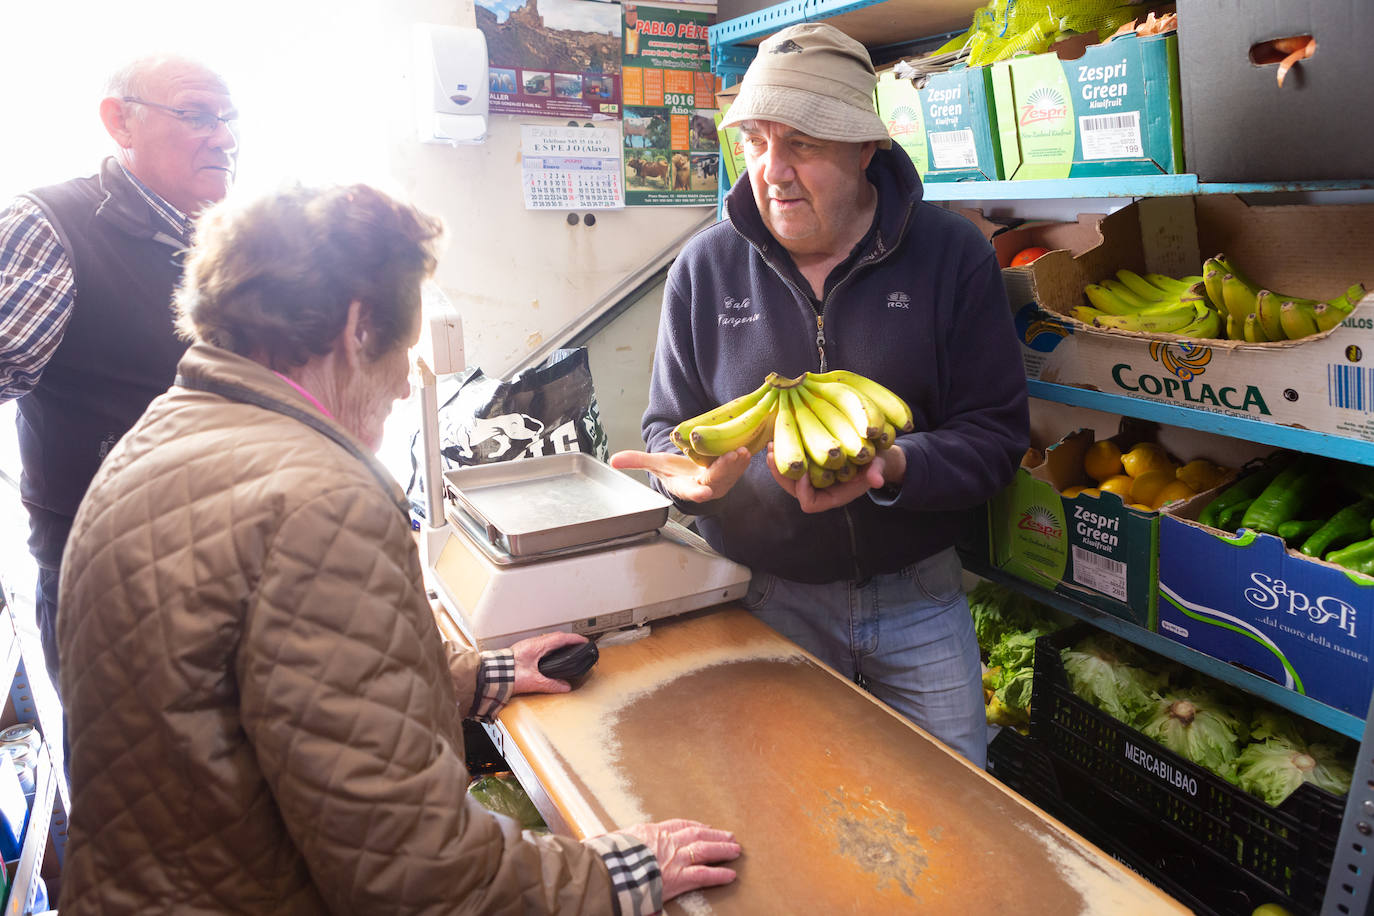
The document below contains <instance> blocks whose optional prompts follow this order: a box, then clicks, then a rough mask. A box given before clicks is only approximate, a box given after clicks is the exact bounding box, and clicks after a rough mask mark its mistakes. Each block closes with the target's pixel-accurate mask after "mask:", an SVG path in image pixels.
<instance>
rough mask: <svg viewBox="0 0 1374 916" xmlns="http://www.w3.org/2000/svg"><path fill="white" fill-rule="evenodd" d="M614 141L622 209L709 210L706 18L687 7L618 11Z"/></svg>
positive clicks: (713, 81) (711, 130)
mask: <svg viewBox="0 0 1374 916" xmlns="http://www.w3.org/2000/svg"><path fill="white" fill-rule="evenodd" d="M621 10H622V19H623V25H624V29H625V53H624V58H623V61H622V65H621V70H620V76H621V98H622V100H623V102H624V106H625V107H624V112H623V114H622V115H621V122H620V126H621V134H622V136H623V137H624V154H625V204H626V206H636V205H637V206H715V203H716V187H717V181H716V172H717V170H718V166H715V165H708V164H707V162H706V161H705V160H706V159H708V158H712V159H714V158H717V157H713V156H711V155H710V154H711V153H712V152H714V151H716V150H718V149H719V143H720V141H719V139H718V138H717V136H716V125H715V119H714V117H713V112H714V109H715V93H716V90H717V89H718V88H719V79H718V78H717V77H716V76H715V75H714V74H712V73H711V68H710V49H709V46H708V44H707V27H708V26H709V24H710V14H709V13H707V12H703V11H701V10H699V9H692V8H687V7H657V6H645V5H643V4H641V3H634V2H626V3H623V4H622V6H621Z"/></svg>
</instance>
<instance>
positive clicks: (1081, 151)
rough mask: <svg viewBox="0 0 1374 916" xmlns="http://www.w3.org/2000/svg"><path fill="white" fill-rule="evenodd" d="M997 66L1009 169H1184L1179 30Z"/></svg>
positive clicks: (1015, 173)
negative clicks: (1076, 53)
mask: <svg viewBox="0 0 1374 916" xmlns="http://www.w3.org/2000/svg"><path fill="white" fill-rule="evenodd" d="M1060 53H1061V54H1067V53H1071V52H1067V51H1062V52H1060ZM990 69H991V71H992V89H993V109H994V115H995V117H996V121H997V131H998V135H999V137H1000V145H1001V154H1002V175H1003V177H1005V178H1010V179H1016V180H1020V179H1045V178H1078V177H1083V176H1103V175H1157V174H1162V173H1163V174H1167V173H1176V172H1182V171H1183V116H1182V103H1181V100H1180V96H1179V79H1178V38H1177V36H1176V35H1175V34H1173V33H1170V34H1167V35H1150V36H1146V37H1144V38H1141V37H1139V36H1137V35H1136V34H1135V33H1133V32H1132V33H1129V34H1126V35H1122V36H1120V37H1117V38H1115V39H1113V40H1111V41H1109V42H1105V43H1103V44H1097V45H1091V46H1089V47H1088V48H1086V49H1085V50H1084V51H1083V54H1082V56H1081V57H1079V58H1077V59H1076V60H1070V59H1065V58H1062V57H1061V56H1060V54H1055V53H1049V54H1035V55H1030V56H1027V57H1014V58H1011V59H1009V60H1005V61H998V62H997V63H994V64H993V65H992V66H991V68H990Z"/></svg>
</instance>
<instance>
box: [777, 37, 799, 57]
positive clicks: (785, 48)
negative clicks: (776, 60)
mask: <svg viewBox="0 0 1374 916" xmlns="http://www.w3.org/2000/svg"><path fill="white" fill-rule="evenodd" d="M803 50H804V49H803V48H802V46H801V45H799V44H797V43H796V42H795V41H793V40H792V39H790V38H789V39H787V40H786V41H784V42H783V43H782V44H780V45H778V46H777V47H776V48H774V49H773V52H772V53H774V54H798V53H800V52H801V51H803Z"/></svg>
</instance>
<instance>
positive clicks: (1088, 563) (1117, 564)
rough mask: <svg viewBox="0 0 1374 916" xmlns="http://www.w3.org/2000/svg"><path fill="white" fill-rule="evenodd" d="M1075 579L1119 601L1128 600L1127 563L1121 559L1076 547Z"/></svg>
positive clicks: (1074, 549)
mask: <svg viewBox="0 0 1374 916" xmlns="http://www.w3.org/2000/svg"><path fill="white" fill-rule="evenodd" d="M1073 581H1075V582H1077V583H1078V584H1079V585H1086V586H1087V587H1088V588H1091V589H1095V590H1097V591H1099V592H1101V593H1102V594H1104V595H1111V596H1112V597H1113V598H1115V599H1116V600H1118V601H1125V600H1126V564H1125V563H1123V562H1122V561H1120V560H1113V559H1112V558H1111V557H1104V556H1102V555H1101V554H1096V553H1093V552H1092V551H1091V550H1084V549H1083V548H1082V547H1074V548H1073Z"/></svg>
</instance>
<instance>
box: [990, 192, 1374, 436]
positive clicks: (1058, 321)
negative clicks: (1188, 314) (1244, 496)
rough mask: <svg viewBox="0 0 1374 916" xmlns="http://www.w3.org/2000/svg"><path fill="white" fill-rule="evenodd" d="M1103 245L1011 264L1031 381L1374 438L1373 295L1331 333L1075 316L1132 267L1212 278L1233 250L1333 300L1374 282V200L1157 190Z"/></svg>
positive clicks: (1006, 276) (1241, 261)
mask: <svg viewBox="0 0 1374 916" xmlns="http://www.w3.org/2000/svg"><path fill="white" fill-rule="evenodd" d="M1099 231H1100V235H1101V240H1100V242H1099V244H1097V245H1096V246H1094V247H1092V248H1090V249H1088V250H1086V251H1084V252H1083V253H1082V254H1080V255H1078V256H1076V257H1075V256H1073V255H1072V254H1071V253H1070V252H1068V251H1051V252H1050V253H1049V254H1046V255H1045V256H1043V257H1041V258H1040V259H1039V260H1037V261H1036V262H1035V263H1034V264H1032V265H1031V266H1030V267H1028V268H1025V269H1022V270H1017V271H1010V270H1008V271H1003V274H1002V276H1003V281H1004V283H1005V284H1006V286H1007V293H1008V297H1009V299H1010V301H1011V305H1012V310H1013V313H1014V319H1015V322H1016V327H1017V331H1018V333H1019V334H1020V337H1021V345H1022V351H1021V353H1022V358H1023V361H1024V363H1025V367H1026V372H1027V376H1028V377H1029V378H1031V379H1036V380H1040V381H1045V382H1056V383H1059V384H1063V385H1072V386H1075V387H1078V388H1088V389H1092V390H1095V391H1104V392H1108V393H1111V394H1124V395H1130V396H1132V397H1139V398H1145V399H1148V400H1152V401H1160V402H1164V403H1169V404H1173V405H1177V406H1180V407H1189V408H1193V409H1196V410H1205V411H1211V412H1215V413H1223V414H1228V415H1231V416H1240V417H1250V418H1252V419H1257V420H1264V421H1267V422H1271V423H1280V424H1286V425H1289V426H1298V427H1302V428H1305V429H1311V430H1316V431H1319V432H1325V433H1331V434H1333V435H1339V436H1347V437H1350V438H1353V439H1360V440H1364V441H1369V442H1374V295H1370V296H1366V297H1365V298H1364V300H1362V301H1361V303H1360V304H1359V305H1357V306H1356V307H1355V309H1354V311H1353V312H1351V314H1350V317H1349V318H1347V319H1346V320H1345V321H1344V322H1343V323H1342V324H1340V325H1338V326H1337V327H1335V328H1332V329H1331V330H1329V331H1325V332H1323V333H1320V334H1317V335H1315V336H1312V337H1307V338H1303V339H1301V340H1296V341H1282V342H1275V343H1245V342H1242V341H1235V340H1211V339H1208V340H1195V339H1189V338H1183V337H1179V336H1177V335H1169V334H1143V333H1138V332H1128V331H1118V330H1108V329H1105V328H1096V327H1093V326H1092V325H1087V324H1084V323H1083V322H1081V321H1078V320H1077V319H1075V318H1073V317H1070V316H1071V315H1072V312H1073V309H1074V308H1075V307H1076V306H1079V305H1086V304H1087V301H1086V299H1085V298H1084V296H1083V287H1084V286H1086V285H1087V284H1089V283H1096V282H1098V281H1100V280H1101V279H1103V278H1105V277H1110V276H1113V275H1114V274H1115V272H1116V271H1117V270H1119V269H1121V268H1127V269H1130V270H1134V271H1136V272H1138V273H1145V272H1157V273H1162V274H1166V275H1169V276H1173V277H1183V276H1189V275H1193V274H1198V273H1201V268H1202V262H1203V261H1204V260H1205V259H1206V258H1208V257H1210V256H1212V255H1214V254H1217V253H1218V252H1224V253H1225V254H1226V255H1227V256H1228V257H1229V258H1231V259H1232V261H1233V262H1234V263H1235V264H1237V265H1242V266H1243V269H1245V270H1246V271H1247V272H1248V273H1250V275H1251V276H1252V277H1253V278H1254V279H1255V281H1257V282H1258V283H1259V284H1260V285H1261V286H1264V287H1266V288H1269V289H1275V290H1281V291H1283V292H1285V293H1288V294H1290V295H1297V296H1304V297H1307V298H1312V299H1327V298H1331V297H1334V296H1337V295H1339V294H1341V293H1342V292H1344V291H1345V290H1346V289H1347V288H1348V287H1349V286H1350V285H1351V284H1353V283H1356V282H1362V283H1364V284H1365V285H1366V286H1371V285H1374V245H1371V244H1370V239H1372V238H1374V204H1324V205H1310V206H1309V205H1272V206H1253V205H1249V204H1247V203H1245V202H1244V201H1242V200H1241V199H1240V198H1238V197H1235V196H1232V195H1202V196H1198V197H1171V198H1149V199H1145V200H1140V201H1137V202H1136V203H1133V204H1130V205H1129V206H1127V207H1124V208H1122V209H1121V210H1118V211H1117V212H1115V213H1113V214H1111V215H1110V216H1107V217H1104V218H1103V219H1102V220H1101V222H1100V223H1099Z"/></svg>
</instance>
